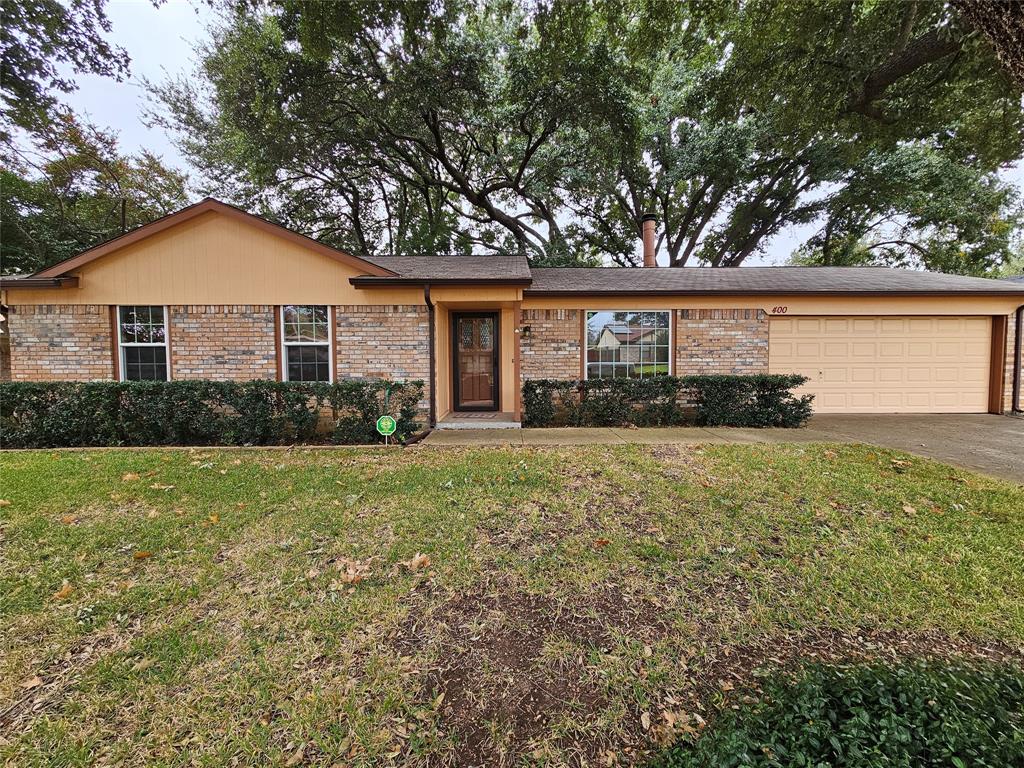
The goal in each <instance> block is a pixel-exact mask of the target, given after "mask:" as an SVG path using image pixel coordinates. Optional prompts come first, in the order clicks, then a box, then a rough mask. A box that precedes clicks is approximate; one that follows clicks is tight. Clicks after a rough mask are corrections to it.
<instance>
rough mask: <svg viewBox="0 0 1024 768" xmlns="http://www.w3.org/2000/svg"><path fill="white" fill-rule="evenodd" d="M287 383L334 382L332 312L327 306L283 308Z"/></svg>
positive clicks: (282, 328)
mask: <svg viewBox="0 0 1024 768" xmlns="http://www.w3.org/2000/svg"><path fill="white" fill-rule="evenodd" d="M281 334H282V337H283V338H282V342H283V344H284V358H285V359H284V377H285V380H286V381H330V380H331V328H330V312H329V311H328V309H327V307H326V305H320V304H286V305H285V306H283V307H281Z"/></svg>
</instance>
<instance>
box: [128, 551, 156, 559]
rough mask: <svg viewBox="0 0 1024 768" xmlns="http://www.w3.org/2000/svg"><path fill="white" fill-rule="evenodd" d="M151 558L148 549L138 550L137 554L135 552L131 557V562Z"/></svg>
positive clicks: (151, 554)
mask: <svg viewBox="0 0 1024 768" xmlns="http://www.w3.org/2000/svg"><path fill="white" fill-rule="evenodd" d="M152 556H153V553H152V552H150V551H149V550H148V549H140V550H139V551H138V552H136V553H135V554H134V555H132V560H145V559H146V558H149V557H152Z"/></svg>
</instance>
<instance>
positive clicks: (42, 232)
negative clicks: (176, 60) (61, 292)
mask: <svg viewBox="0 0 1024 768" xmlns="http://www.w3.org/2000/svg"><path fill="white" fill-rule="evenodd" d="M187 202H188V194H187V191H186V177H185V175H184V174H182V173H180V172H178V171H176V170H173V169H170V168H167V167H166V166H164V165H163V163H162V162H161V161H160V159H159V158H158V157H156V156H155V155H153V154H151V153H149V152H145V151H143V152H141V153H139V154H137V155H124V154H122V153H121V152H120V150H119V148H118V146H117V137H116V136H115V135H114V134H113V133H111V132H109V131H103V130H100V129H99V128H96V127H95V126H92V125H88V124H83V123H82V122H80V121H79V120H78V119H77V118H76V117H75V116H74V115H73V114H71V113H70V112H67V111H59V112H56V113H54V114H52V115H51V117H50V122H49V123H48V124H47V125H46V126H40V132H39V133H38V134H36V135H35V137H34V141H33V144H32V146H31V148H29V149H20V150H18V151H17V153H16V154H15V155H14V156H13V158H12V159H11V160H10V161H8V162H5V163H4V164H3V166H0V267H2V271H3V272H4V273H6V274H12V273H21V272H34V271H37V270H39V269H41V268H43V267H45V266H47V265H49V264H52V263H54V262H57V261H60V260H62V259H65V258H68V257H69V256H72V255H74V254H75V253H78V252H79V251H82V250H84V249H86V248H89V247H91V246H93V245H97V244H99V243H101V242H103V241H105V240H109V239H110V238H112V237H115V236H117V235H119V234H121V232H122V231H124V230H125V229H130V228H134V227H137V226H139V225H141V224H145V223H148V222H150V221H152V220H153V219H155V218H158V217H160V216H163V215H165V214H167V213H171V212H172V211H174V210H176V209H178V208H180V207H182V206H183V205H185V204H186V203H187ZM122 206H123V212H124V221H123V222H122Z"/></svg>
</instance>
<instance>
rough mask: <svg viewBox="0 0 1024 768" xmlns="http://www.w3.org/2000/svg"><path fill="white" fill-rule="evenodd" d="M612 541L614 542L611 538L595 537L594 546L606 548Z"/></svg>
mask: <svg viewBox="0 0 1024 768" xmlns="http://www.w3.org/2000/svg"><path fill="white" fill-rule="evenodd" d="M611 543H612V541H611V539H594V548H595V549H604V548H605V547H607V546H608V545H609V544H611Z"/></svg>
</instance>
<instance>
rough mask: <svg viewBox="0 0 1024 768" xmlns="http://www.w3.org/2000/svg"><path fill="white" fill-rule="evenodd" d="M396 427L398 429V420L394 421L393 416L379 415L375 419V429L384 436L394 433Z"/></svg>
mask: <svg viewBox="0 0 1024 768" xmlns="http://www.w3.org/2000/svg"><path fill="white" fill-rule="evenodd" d="M396 429H398V422H397V421H395V419H394V417H392V416H381V417H380V418H379V419H377V431H378V432H380V433H381V434H382V435H384V437H389V436H390V435H393V434H395V430H396Z"/></svg>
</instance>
